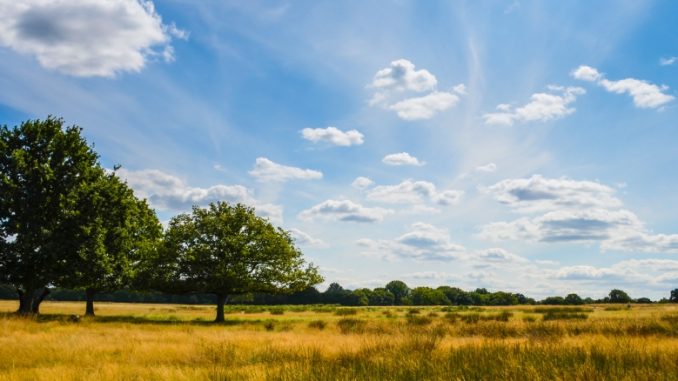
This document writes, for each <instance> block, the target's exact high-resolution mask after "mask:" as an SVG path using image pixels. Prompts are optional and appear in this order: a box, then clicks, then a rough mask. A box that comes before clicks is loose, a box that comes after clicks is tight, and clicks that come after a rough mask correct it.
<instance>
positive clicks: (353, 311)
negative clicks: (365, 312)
mask: <svg viewBox="0 0 678 381" xmlns="http://www.w3.org/2000/svg"><path fill="white" fill-rule="evenodd" d="M334 314H335V315H337V316H349V315H357V314H358V310H357V309H355V308H340V309H338V310H337V311H336V312H334Z"/></svg>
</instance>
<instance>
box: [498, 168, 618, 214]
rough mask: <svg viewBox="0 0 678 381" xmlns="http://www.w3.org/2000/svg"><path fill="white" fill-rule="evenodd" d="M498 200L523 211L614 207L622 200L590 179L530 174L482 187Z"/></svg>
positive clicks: (613, 190)
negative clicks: (527, 176)
mask: <svg viewBox="0 0 678 381" xmlns="http://www.w3.org/2000/svg"><path fill="white" fill-rule="evenodd" d="M486 191H487V192H489V193H490V194H492V195H493V196H494V197H495V198H496V199H497V200H498V201H499V202H501V203H503V204H506V205H509V206H511V207H512V208H515V209H517V210H519V211H523V212H533V211H547V210H553V209H562V208H589V207H603V208H614V207H618V206H621V204H622V202H621V200H619V199H618V198H616V197H615V195H614V194H615V189H614V188H611V187H608V186H606V185H603V184H600V183H598V182H594V181H580V180H571V179H568V178H566V177H561V178H557V179H548V178H544V177H543V176H540V175H533V176H532V177H530V178H527V179H507V180H503V181H500V182H498V183H496V184H494V185H492V186H490V187H489V188H487V189H486Z"/></svg>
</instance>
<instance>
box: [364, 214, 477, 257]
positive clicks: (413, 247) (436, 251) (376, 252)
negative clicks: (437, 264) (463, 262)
mask: <svg viewBox="0 0 678 381" xmlns="http://www.w3.org/2000/svg"><path fill="white" fill-rule="evenodd" d="M356 243H357V244H358V246H360V247H362V248H363V249H364V252H363V253H364V254H365V255H368V256H376V257H380V258H384V259H416V260H422V261H450V260H455V259H460V258H461V257H462V256H463V255H464V252H465V248H464V247H463V246H461V245H458V244H455V243H453V242H451V240H450V236H449V232H448V231H447V230H446V229H441V228H437V227H435V226H433V225H431V224H427V223H423V222H416V223H414V224H412V226H411V229H410V231H408V232H407V233H405V234H403V235H401V236H400V237H397V238H395V239H392V240H374V239H367V238H364V239H361V240H358V241H357V242H356Z"/></svg>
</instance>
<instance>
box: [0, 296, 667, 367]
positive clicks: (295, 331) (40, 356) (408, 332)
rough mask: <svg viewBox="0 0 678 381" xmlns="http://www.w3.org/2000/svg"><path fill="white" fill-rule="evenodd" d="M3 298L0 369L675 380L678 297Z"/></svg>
mask: <svg viewBox="0 0 678 381" xmlns="http://www.w3.org/2000/svg"><path fill="white" fill-rule="evenodd" d="M16 308H17V304H16V303H15V302H11V301H0V379H2V380H554V379H558V380H559V379H563V380H570V379H572V380H678V306H676V305H633V306H632V307H631V308H627V307H626V306H624V305H622V306H609V305H606V306H603V305H600V306H584V307H570V308H551V307H545V306H544V307H533V306H513V307H487V308H456V307H426V308H423V307H422V308H416V307H415V308H409V307H363V308H344V307H333V306H307V307H302V306H284V307H262V306H228V307H227V313H228V315H227V317H226V319H227V321H226V323H224V324H220V325H215V324H213V323H211V322H210V321H211V320H212V319H213V318H214V307H211V306H184V305H155V304H117V303H97V304H96V308H97V309H96V312H97V317H96V318H92V319H82V320H81V321H80V322H77V323H75V322H71V321H70V320H69V316H70V315H71V314H81V313H82V312H83V310H84V304H83V303H70V302H46V303H44V304H43V306H42V308H41V312H42V313H43V314H42V315H41V316H40V317H39V318H37V319H36V318H31V319H24V318H19V317H16V316H15V315H14V314H13V313H12V311H14V310H16Z"/></svg>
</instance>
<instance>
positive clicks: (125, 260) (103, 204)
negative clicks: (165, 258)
mask: <svg viewBox="0 0 678 381" xmlns="http://www.w3.org/2000/svg"><path fill="white" fill-rule="evenodd" d="M78 219H79V220H80V224H79V227H80V228H79V230H78V231H77V233H76V236H77V241H78V242H79V243H80V246H79V247H78V248H77V251H76V255H75V256H74V257H73V260H72V261H71V263H69V265H68V266H67V267H66V268H64V269H62V270H61V271H60V278H59V281H58V285H59V286H61V287H67V288H74V289H82V290H85V292H86V298H87V307H86V311H85V314H86V315H94V296H95V295H96V294H97V293H99V292H102V291H112V290H117V289H120V288H123V287H125V286H128V285H130V284H131V283H132V280H133V278H134V275H135V271H136V267H137V264H138V263H139V262H141V261H142V260H143V259H144V257H145V256H146V255H148V254H150V253H151V252H152V251H153V250H155V249H156V247H157V246H158V244H159V242H160V239H161V237H162V226H161V225H160V222H159V221H158V218H157V217H156V216H155V213H154V212H153V210H151V209H150V208H149V207H148V205H147V203H146V201H145V200H139V199H137V198H136V197H135V196H134V192H133V191H132V189H130V188H129V187H128V186H127V184H125V183H124V182H122V181H121V180H120V179H119V178H118V177H117V176H116V174H115V172H112V173H108V174H106V175H103V176H101V177H100V178H99V179H97V181H95V182H93V183H92V184H89V186H87V187H83V188H82V190H81V192H80V203H79V213H78Z"/></svg>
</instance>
